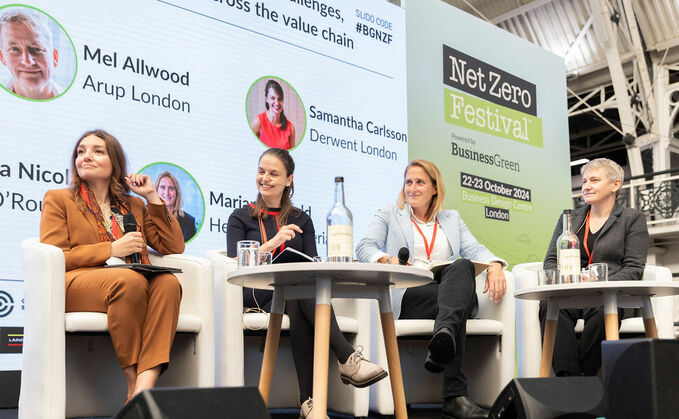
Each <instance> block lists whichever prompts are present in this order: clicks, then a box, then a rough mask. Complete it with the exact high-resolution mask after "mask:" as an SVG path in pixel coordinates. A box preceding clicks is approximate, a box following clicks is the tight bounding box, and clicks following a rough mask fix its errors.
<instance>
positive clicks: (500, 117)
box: [443, 89, 542, 147]
mask: <svg viewBox="0 0 679 419" xmlns="http://www.w3.org/2000/svg"><path fill="white" fill-rule="evenodd" d="M443 111H444V114H445V121H446V122H447V123H449V124H453V125H457V126H460V127H464V128H469V129H472V130H475V131H479V132H485V133H486V134H491V135H495V136H497V137H502V138H506V139H508V140H513V141H518V142H520V143H523V144H528V145H532V146H535V147H542V119H540V118H537V117H535V116H533V115H529V114H527V113H523V112H519V111H515V110H514V109H509V108H506V107H504V106H500V105H496V104H494V103H491V102H487V101H485V100H482V99H479V98H476V97H474V96H471V95H466V94H464V93H461V92H456V91H454V90H451V89H443Z"/></svg>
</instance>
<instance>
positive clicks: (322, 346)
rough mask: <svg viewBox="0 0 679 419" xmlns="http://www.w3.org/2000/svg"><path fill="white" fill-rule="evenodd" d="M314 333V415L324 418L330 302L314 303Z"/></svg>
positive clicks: (326, 408)
mask: <svg viewBox="0 0 679 419" xmlns="http://www.w3.org/2000/svg"><path fill="white" fill-rule="evenodd" d="M314 333H315V335H314V381H313V383H314V388H313V400H314V417H315V418H324V417H325V416H326V411H327V410H328V357H329V351H330V304H316V328H315V332H314Z"/></svg>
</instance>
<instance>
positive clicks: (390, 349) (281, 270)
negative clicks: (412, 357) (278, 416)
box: [227, 262, 433, 419]
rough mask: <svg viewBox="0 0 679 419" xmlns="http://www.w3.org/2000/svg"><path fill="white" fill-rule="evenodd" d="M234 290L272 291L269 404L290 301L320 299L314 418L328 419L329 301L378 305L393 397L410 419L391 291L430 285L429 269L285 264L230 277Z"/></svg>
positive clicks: (266, 360)
mask: <svg viewBox="0 0 679 419" xmlns="http://www.w3.org/2000/svg"><path fill="white" fill-rule="evenodd" d="M227 280H228V281H229V283H231V284H235V285H240V286H244V287H249V288H258V289H272V290H273V291H274V293H273V300H272V303H271V315H270V316H269V327H268V329H267V332H266V341H265V344H264V356H263V359H262V370H261V372H260V376H259V392H260V393H261V395H262V398H263V399H264V403H268V400H269V394H270V391H271V380H272V378H273V370H274V365H275V363H276V352H277V351H278V340H279V337H280V331H281V321H282V319H283V311H284V308H285V300H291V299H298V298H313V297H315V298H316V319H315V330H314V379H313V396H312V397H313V400H314V416H315V417H325V415H326V411H327V397H328V357H329V351H330V298H331V297H335V298H371V299H377V300H378V302H379V308H380V318H381V320H382V333H383V335H384V342H385V349H386V353H387V364H388V365H389V376H390V379H391V390H392V393H393V395H394V410H395V416H396V418H399V419H400V418H407V416H408V415H407V411H406V402H405V393H404V391H403V377H402V374H401V361H400V359H399V355H398V346H397V343H396V331H395V327H394V314H393V312H392V307H391V294H390V292H389V288H390V287H395V288H409V287H417V286H420V285H426V284H428V283H430V282H432V280H433V275H432V273H431V272H429V271H428V270H426V269H421V268H415V267H412V266H401V265H387V264H380V263H337V262H328V263H310V262H302V263H285V264H274V265H263V266H256V267H252V268H245V269H240V270H236V271H232V272H229V274H228V275H227Z"/></svg>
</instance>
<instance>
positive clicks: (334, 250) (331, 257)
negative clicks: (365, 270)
mask: <svg viewBox="0 0 679 419" xmlns="http://www.w3.org/2000/svg"><path fill="white" fill-rule="evenodd" d="M352 220H353V218H352V216H351V211H349V208H347V207H346V205H344V178H343V177H342V176H337V177H336V178H335V203H334V204H333V206H332V208H330V211H329V212H328V216H327V226H328V232H327V233H328V261H329V262H351V261H352V259H353V256H354V234H353V221H352Z"/></svg>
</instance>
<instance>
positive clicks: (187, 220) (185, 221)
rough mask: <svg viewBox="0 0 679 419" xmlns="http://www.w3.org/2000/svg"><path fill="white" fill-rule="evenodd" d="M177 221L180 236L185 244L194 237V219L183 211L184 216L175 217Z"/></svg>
mask: <svg viewBox="0 0 679 419" xmlns="http://www.w3.org/2000/svg"><path fill="white" fill-rule="evenodd" d="M177 221H179V226H180V227H181V228H182V235H183V236H184V241H185V242H187V241H189V240H191V239H192V238H193V236H195V235H196V219H195V218H193V216H192V215H191V214H189V213H188V212H186V211H184V216H183V217H180V216H177Z"/></svg>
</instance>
